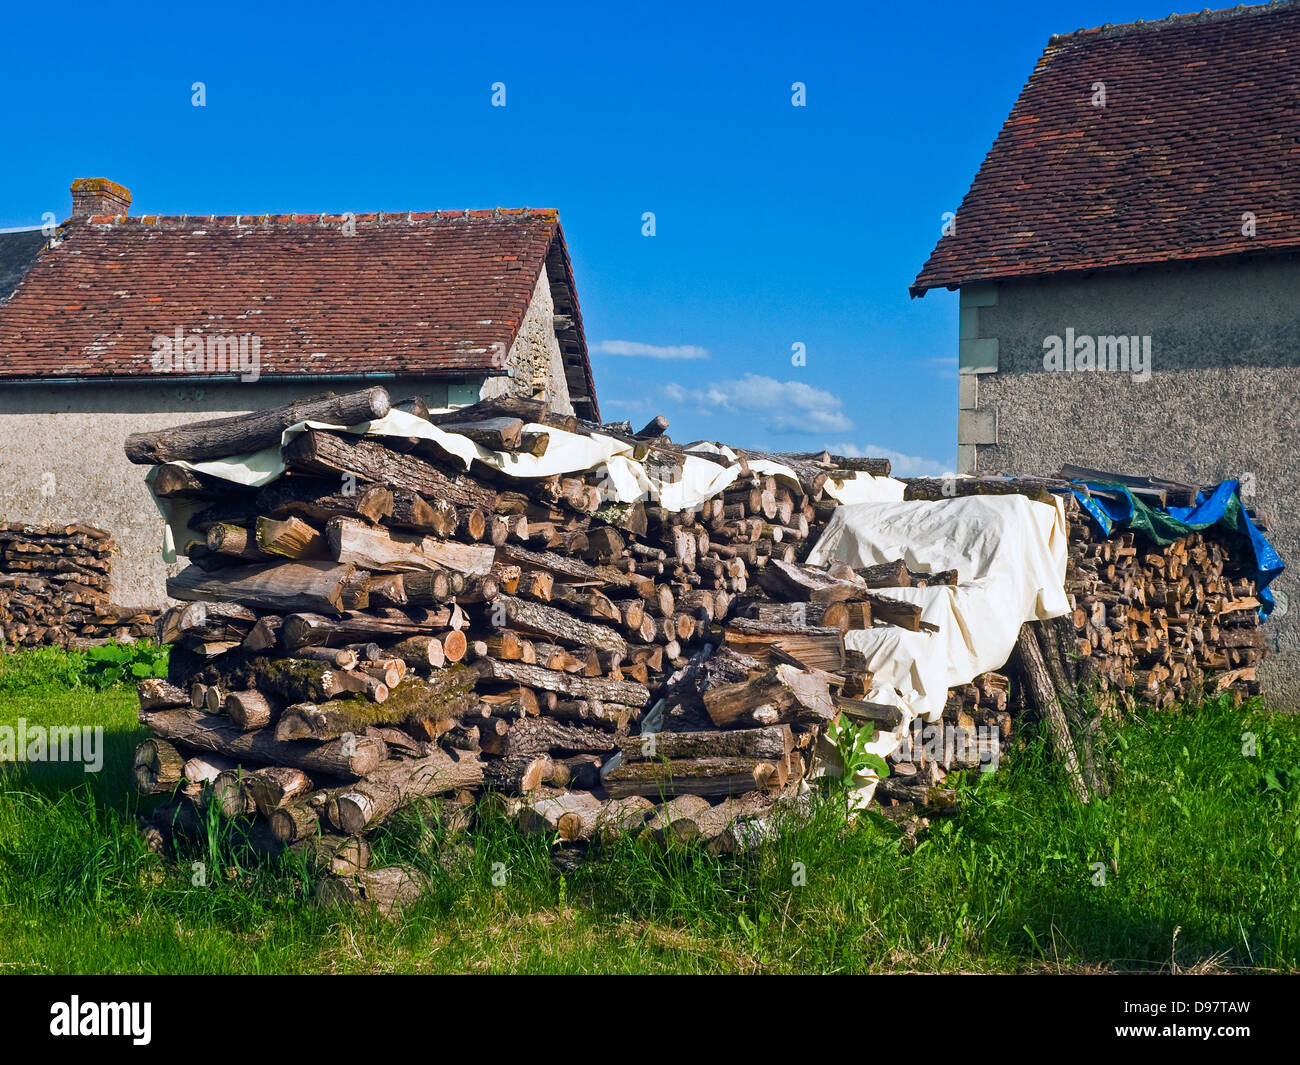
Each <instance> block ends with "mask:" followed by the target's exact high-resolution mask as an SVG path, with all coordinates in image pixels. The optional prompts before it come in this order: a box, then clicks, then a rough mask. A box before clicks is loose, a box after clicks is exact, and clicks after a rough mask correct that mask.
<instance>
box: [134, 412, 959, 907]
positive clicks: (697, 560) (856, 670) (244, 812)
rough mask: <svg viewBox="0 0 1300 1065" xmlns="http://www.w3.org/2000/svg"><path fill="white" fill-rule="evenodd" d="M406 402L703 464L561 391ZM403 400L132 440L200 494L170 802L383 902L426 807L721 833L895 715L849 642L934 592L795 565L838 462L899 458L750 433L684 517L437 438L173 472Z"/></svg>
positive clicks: (529, 432)
mask: <svg viewBox="0 0 1300 1065" xmlns="http://www.w3.org/2000/svg"><path fill="white" fill-rule="evenodd" d="M398 406H399V408H400V409H403V410H405V411H406V412H407V413H409V414H413V415H415V416H417V417H419V418H422V419H424V420H427V421H429V422H431V423H433V424H435V425H437V426H439V427H440V428H441V429H443V430H444V431H447V432H454V433H457V434H460V435H462V436H465V437H468V438H470V439H472V440H474V441H475V442H477V443H479V444H482V445H484V446H485V447H487V448H489V449H490V450H491V451H493V452H497V453H506V454H530V455H542V454H544V453H545V451H546V449H547V448H548V446H549V445H550V436H551V433H550V432H548V431H545V430H554V431H557V432H558V431H564V432H567V433H576V434H579V435H587V436H593V435H597V434H599V435H603V436H607V437H614V438H615V439H618V440H621V441H622V442H623V443H625V444H627V445H628V446H629V448H630V449H631V451H632V453H633V454H634V456H635V458H636V459H637V460H639V461H640V462H642V463H644V464H645V465H646V466H647V467H653V468H654V469H655V470H656V471H657V472H658V473H659V475H660V476H661V478H662V479H663V480H664V481H668V482H671V481H672V480H674V479H675V478H677V477H678V476H680V473H681V470H682V467H683V464H684V462H685V460H686V452H685V451H684V450H683V448H682V447H680V446H678V445H676V444H674V443H672V442H671V441H670V440H668V439H667V437H665V436H664V435H663V434H664V430H665V429H666V426H667V423H666V422H665V421H664V420H663V419H656V420H655V421H654V422H651V423H650V425H648V426H646V427H645V429H643V430H642V431H641V432H640V433H636V434H633V433H632V432H630V427H629V426H626V425H617V426H610V425H596V424H590V423H585V422H582V421H580V420H578V419H575V418H573V417H566V416H559V415H555V414H553V413H552V412H550V411H549V410H548V409H547V407H546V405H545V404H544V403H541V402H539V401H528V400H520V399H506V400H493V401H485V402H483V403H479V404H476V405H475V406H473V407H468V408H462V409H460V410H457V411H454V412H451V413H442V414H430V413H429V412H428V411H427V409H426V408H425V407H424V406H423V404H421V403H419V401H415V400H412V401H408V402H406V403H404V404H399V405H398ZM388 410H389V400H388V396H387V394H386V393H385V392H384V391H383V390H382V389H370V390H367V391H365V392H362V393H356V394H353V395H350V396H342V397H334V398H329V399H325V400H320V401H314V402H311V403H306V404H297V405H293V406H291V407H286V408H279V409H276V410H272V411H263V412H259V413H257V414H253V415H247V416H241V417H236V418H230V419H222V420H219V421H216V422H208V423H201V424H198V425H191V426H184V427H178V428H176V429H171V430H164V431H161V432H157V433H146V434H136V435H135V436H133V437H131V438H130V439H129V440H128V443H127V453H128V456H129V457H130V458H131V459H132V460H133V461H137V462H141V463H147V464H152V465H155V466H157V470H156V472H155V473H154V475H153V489H154V492H155V494H156V495H157V496H159V497H160V498H162V499H166V500H171V501H172V502H175V503H180V504H183V505H184V506H185V507H186V508H187V510H188V512H189V513H190V514H191V516H190V518H189V520H188V531H189V534H190V539H189V541H188V542H182V543H181V544H180V545H179V546H180V547H181V548H183V550H184V551H185V553H186V554H187V556H188V558H189V560H190V565H189V567H188V568H186V569H185V570H184V571H182V572H181V573H180V574H179V575H178V576H176V577H175V578H173V579H172V580H170V581H169V583H168V592H169V594H170V595H172V596H173V597H174V598H176V599H179V600H182V601H184V604H183V605H181V606H178V607H175V608H173V609H170V610H168V611H167V612H166V613H165V614H164V615H163V616H162V617H161V618H160V619H159V622H158V636H159V639H160V640H162V641H164V642H167V643H170V644H171V645H172V655H171V670H170V676H169V679H168V681H167V682H146V683H144V684H142V685H141V691H140V696H141V709H140V713H141V720H142V722H143V723H144V724H145V725H146V726H147V727H148V728H149V729H150V731H151V732H152V733H153V736H154V738H153V739H151V740H149V741H147V742H146V743H145V744H143V745H142V746H141V748H140V750H139V752H138V754H137V759H136V778H137V782H138V784H139V786H140V787H141V789H142V790H144V791H146V792H151V793H162V792H175V793H176V794H175V801H174V802H173V803H171V804H168V805H166V806H165V807H164V809H163V816H164V817H165V818H172V819H179V820H181V821H186V820H190V821H193V820H194V819H196V818H197V817H198V816H199V808H200V807H203V808H211V807H212V805H213V804H215V806H216V808H218V809H219V810H220V812H221V813H222V814H224V815H228V816H237V817H243V816H249V817H254V818H256V820H257V826H258V827H257V828H256V830H255V831H256V833H257V835H258V836H259V838H260V839H261V840H262V841H263V842H264V843H266V844H267V845H268V846H271V845H273V844H279V845H290V846H296V847H299V848H301V849H304V850H308V851H309V852H310V853H311V854H312V855H314V856H317V857H319V858H320V859H321V860H322V862H323V863H324V865H325V867H326V868H328V869H330V870H332V871H334V872H338V873H343V874H347V876H349V877H350V878H351V879H348V880H346V881H345V882H343V884H342V886H340V884H338V883H336V884H334V885H333V886H331V887H330V888H328V889H327V890H328V891H329V892H334V893H338V892H343V893H344V894H347V895H348V896H349V897H365V896H366V894H367V892H371V893H373V894H375V896H376V898H378V897H380V896H382V895H384V894H385V893H387V892H388V891H389V887H391V885H390V884H389V881H390V880H392V878H393V874H390V873H385V874H384V877H383V878H381V881H382V882H381V881H376V882H375V883H373V884H371V883H370V882H369V881H368V880H367V879H366V877H367V875H368V874H367V873H366V871H365V866H366V854H367V850H366V847H365V844H364V837H365V836H366V835H367V834H368V833H369V832H371V831H372V830H373V829H374V828H375V827H376V826H378V825H379V824H381V823H383V822H384V821H385V820H386V819H388V818H389V817H390V816H391V815H392V814H393V813H394V812H395V811H397V810H398V809H400V808H401V807H403V806H405V805H407V804H410V803H412V802H414V801H416V800H420V799H432V800H434V801H435V802H436V804H437V805H438V806H439V808H440V809H441V810H442V812H443V813H444V814H445V815H446V817H447V818H449V819H450V821H451V822H452V823H456V824H460V823H463V822H465V821H466V820H467V819H468V818H469V817H470V816H472V815H471V812H470V807H471V805H472V804H473V803H474V802H475V800H476V799H477V798H478V797H479V796H480V795H481V794H482V793H483V792H485V791H489V792H491V793H492V796H493V797H492V799H491V800H490V805H491V806H492V807H493V808H494V809H495V810H497V811H499V812H505V813H506V814H508V815H509V816H511V817H513V818H514V819H515V820H516V821H517V822H518V823H519V824H520V825H521V826H522V827H524V828H525V829H527V830H536V831H545V832H549V833H553V834H554V835H555V836H556V837H557V838H558V839H559V840H560V841H561V843H562V844H566V845H573V846H577V847H581V846H584V845H586V844H588V843H590V842H591V841H592V840H595V839H599V838H603V837H606V836H608V835H609V834H610V833H614V832H619V833H621V832H635V833H637V834H639V835H642V836H645V837H646V838H648V839H653V840H660V841H662V840H663V839H665V838H669V837H671V838H682V837H693V838H698V839H700V840H701V841H702V842H705V843H707V844H708V845H709V846H710V847H711V848H713V849H715V850H719V849H721V850H725V849H730V848H735V847H737V846H740V845H741V841H742V840H743V839H745V838H749V836H746V832H749V833H750V836H752V834H753V833H754V832H758V833H760V834H761V832H762V830H763V829H762V825H763V824H764V823H765V820H764V819H765V818H766V817H768V816H769V814H770V810H771V808H772V806H773V803H774V802H775V801H776V800H777V799H779V798H780V797H782V796H787V795H790V794H793V793H794V792H795V791H796V789H797V788H798V786H799V784H800V781H801V780H802V779H803V778H804V776H805V775H806V774H807V772H808V771H809V769H810V766H811V764H812V762H813V754H814V749H815V747H816V744H817V741H818V739H819V737H820V735H821V731H822V729H823V727H824V726H825V725H826V724H827V723H828V722H829V721H830V720H832V719H833V718H834V717H835V716H836V715H837V713H838V710H837V708H839V709H845V710H848V711H849V712H850V713H853V714H856V715H857V716H859V717H861V718H862V719H864V720H873V721H879V720H885V719H889V718H891V717H892V718H893V719H894V720H895V721H896V715H897V711H895V710H893V709H892V708H876V707H873V706H871V704H869V703H865V702H863V701H862V696H864V695H865V693H866V692H867V690H868V688H869V686H870V677H869V676H867V675H866V673H865V670H864V669H863V668H862V663H861V661H860V660H859V661H857V662H855V661H854V657H855V656H853V655H852V654H846V653H845V650H844V645H843V633H844V631H845V630H846V629H847V628H848V626H849V625H850V624H870V623H871V619H872V617H873V616H874V617H876V618H877V619H878V620H882V621H888V620H891V619H895V620H896V621H897V623H900V624H907V625H911V626H913V627H919V625H920V621H919V612H918V611H917V610H915V609H914V608H912V607H911V606H909V605H908V604H905V603H897V602H892V601H890V600H888V599H887V597H884V596H879V595H877V594H875V593H873V592H871V591H870V590H869V588H870V587H871V586H872V584H873V583H875V582H877V581H879V580H880V579H881V578H880V577H879V575H873V574H867V575H866V576H865V577H864V576H862V575H860V574H856V573H853V572H852V571H847V572H845V573H841V574H838V575H836V574H834V571H831V572H830V573H827V572H821V571H817V570H813V569H810V568H808V567H805V566H803V565H801V564H799V562H798V561H797V560H798V558H799V557H801V556H802V555H803V554H805V553H806V549H807V547H808V546H809V545H810V542H811V540H810V538H811V537H813V536H814V535H815V534H816V532H817V531H818V530H819V529H820V527H821V524H822V523H823V522H824V520H825V517H827V516H828V515H829V513H830V510H831V509H833V505H832V501H831V500H829V499H827V498H824V497H823V490H824V488H825V486H826V482H827V481H828V479H835V480H843V479H845V478H849V477H852V476H854V475H855V473H856V472H857V471H860V470H864V469H865V470H867V471H868V472H875V473H880V474H884V473H887V472H888V463H887V462H884V461H879V462H877V461H874V460H860V459H859V460H847V459H845V460H840V459H837V458H835V457H834V456H830V455H826V454H814V455H785V456H770V455H765V454H761V453H758V452H740V453H739V463H740V465H741V475H740V477H739V479H737V480H736V481H734V482H733V483H731V484H730V485H729V486H728V487H727V488H726V489H725V490H724V491H722V492H721V493H720V494H718V495H716V496H715V497H714V498H711V499H707V500H705V501H704V502H703V503H701V504H700V505H699V506H698V507H696V508H695V509H693V510H689V511H668V510H665V509H664V508H662V507H660V506H658V505H654V504H652V503H647V502H645V501H644V500H638V501H636V502H631V503H615V502H610V501H609V500H608V499H607V497H606V493H605V492H604V491H603V490H602V485H603V483H604V481H603V479H602V477H601V475H600V474H599V473H598V472H590V473H584V474H574V475H570V476H549V477H535V478H522V477H515V476H507V475H505V474H503V473H502V472H501V471H500V470H499V469H497V467H496V466H495V465H493V464H490V463H486V462H482V461H477V460H476V461H475V462H474V463H473V465H472V467H471V468H470V469H469V470H468V471H466V469H465V466H464V463H463V462H462V461H461V460H459V459H457V458H456V457H455V456H454V455H451V454H449V453H448V452H446V451H444V450H442V448H440V447H439V446H438V445H436V444H435V443H433V442H432V441H430V440H427V439H421V438H418V437H411V438H406V437H391V436H389V437H385V436H377V435H367V436H352V435H348V434H345V433H341V432H333V431H329V430H323V429H309V430H306V431H304V432H301V433H300V434H299V435H297V436H295V437H293V438H292V439H291V440H290V441H289V442H288V443H287V444H285V445H284V446H283V448H282V458H283V460H284V463H285V466H286V473H285V475H284V476H282V477H280V478H279V479H277V480H275V481H274V482H272V483H270V484H268V485H266V486H265V487H263V488H261V489H251V488H250V489H245V488H241V487H240V486H238V485H235V484H233V483H231V482H228V481H224V480H220V479H217V478H213V477H210V476H207V475H204V474H199V473H195V472H194V471H191V470H188V469H186V468H184V467H182V466H180V465H176V463H177V462H179V461H181V460H186V461H202V460H205V459H215V458H220V457H223V456H227V455H232V454H246V453H248V452H251V451H255V450H257V449H259V448H263V447H267V446H276V445H278V444H279V443H280V437H281V432H282V430H283V429H284V428H285V427H287V426H289V425H292V424H295V423H297V422H299V421H302V420H304V419H311V420H314V421H321V422H326V423H329V424H335V425H337V424H344V425H351V424H357V423H360V422H367V421H371V420H373V419H378V418H381V417H383V416H384V415H385V414H386V413H387V411H388ZM525 426H530V427H534V428H530V429H525ZM539 426H540V427H543V429H540V430H539V429H538V428H536V427H539ZM700 457H702V458H703V459H705V460H706V461H717V462H719V463H722V464H726V465H730V464H731V463H730V461H729V460H724V459H721V458H718V459H711V458H710V457H709V456H708V455H702V456H700ZM761 460H766V461H773V460H775V461H778V462H780V463H781V464H782V465H784V466H786V467H788V468H791V469H793V470H794V471H795V473H796V475H797V478H798V484H797V486H796V485H794V484H792V483H790V482H788V481H785V482H784V483H778V482H777V480H775V479H774V478H773V477H771V476H766V475H763V474H761V473H759V472H756V471H754V470H752V469H751V468H750V463H754V464H755V465H759V463H760V461H761ZM904 572H906V571H905V570H904ZM909 579H910V578H909ZM922 579H925V578H922ZM942 579H945V580H946V579H949V578H948V577H946V576H945V577H943V578H942ZM729 616H732V617H733V620H731V621H729V622H727V623H726V626H725V628H724V627H721V626H722V622H723V621H724V619H726V618H728V617H729ZM720 645H721V647H720V650H718V653H716V654H715V653H713V652H714V649H715V648H717V647H719V646H720ZM748 823H753V824H756V825H758V826H759V827H757V828H754V829H752V830H747V829H744V828H740V827H738V826H739V825H742V824H748ZM416 881H418V878H414V879H412V878H411V877H397V881H396V882H398V883H399V884H400V885H402V889H403V890H405V889H407V888H409V887H410V885H411V884H412V883H414V882H416ZM385 885H388V886H385Z"/></svg>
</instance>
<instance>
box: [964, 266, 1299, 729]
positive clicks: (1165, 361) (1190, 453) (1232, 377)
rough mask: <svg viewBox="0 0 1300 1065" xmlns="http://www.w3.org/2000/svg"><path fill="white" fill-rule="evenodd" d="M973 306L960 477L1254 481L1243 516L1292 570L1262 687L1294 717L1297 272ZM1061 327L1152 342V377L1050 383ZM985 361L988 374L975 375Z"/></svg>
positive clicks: (1011, 294)
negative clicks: (1254, 521)
mask: <svg viewBox="0 0 1300 1065" xmlns="http://www.w3.org/2000/svg"><path fill="white" fill-rule="evenodd" d="M971 294H972V295H973V296H974V297H975V298H972V299H967V298H966V297H967V293H966V292H963V301H962V305H963V311H962V315H963V322H962V337H963V356H962V363H963V382H962V383H963V388H962V403H961V405H962V407H963V408H964V410H963V412H962V418H963V421H964V428H965V435H964V437H963V438H962V439H961V440H960V444H961V450H962V451H963V452H965V454H964V455H963V459H964V462H963V466H964V468H966V469H967V470H969V468H970V466H971V465H972V464H973V465H974V466H975V468H977V469H978V471H979V472H991V473H1013V472H1015V473H1042V474H1047V473H1054V472H1056V470H1057V469H1059V468H1060V466H1061V465H1062V464H1063V463H1066V462H1074V463H1077V464H1080V465H1084V466H1093V467H1098V468H1102V469H1110V470H1116V471H1118V472H1123V473H1133V474H1141V475H1148V476H1164V477H1169V478H1172V479H1174V480H1182V481H1189V482H1192V483H1195V484H1203V483H1213V482H1216V481H1218V480H1220V479H1223V478H1229V477H1231V478H1238V479H1240V478H1242V477H1245V476H1247V475H1253V485H1254V488H1255V492H1256V495H1255V498H1254V499H1253V500H1251V499H1249V498H1248V499H1247V502H1248V503H1253V504H1254V505H1255V506H1257V507H1258V508H1259V509H1260V510H1261V511H1262V512H1263V513H1264V514H1265V515H1266V516H1267V517H1268V518H1269V520H1270V523H1271V527H1270V529H1269V530H1268V536H1269V539H1270V540H1271V541H1272V543H1273V544H1274V546H1275V547H1276V548H1277V549H1278V551H1279V553H1280V554H1281V555H1282V558H1283V561H1285V562H1288V563H1289V564H1291V565H1292V566H1293V567H1296V569H1293V570H1289V571H1287V572H1285V573H1283V575H1282V576H1281V577H1280V578H1278V580H1277V581H1275V582H1274V584H1273V586H1272V587H1273V589H1274V591H1275V592H1276V593H1277V594H1278V597H1279V607H1278V610H1277V611H1275V613H1274V615H1273V617H1272V618H1270V620H1269V621H1268V622H1267V623H1266V625H1265V626H1264V628H1265V632H1267V633H1268V635H1269V638H1270V643H1271V644H1272V646H1273V655H1272V656H1271V657H1270V658H1269V659H1268V660H1267V661H1266V663H1265V664H1264V666H1263V667H1261V670H1260V677H1261V680H1262V681H1263V682H1264V687H1265V692H1266V694H1267V695H1268V696H1269V697H1270V698H1271V699H1272V700H1273V701H1274V703H1275V704H1277V705H1284V706H1287V707H1290V708H1300V579H1298V578H1297V570H1300V502H1298V501H1297V499H1296V496H1295V473H1294V471H1295V468H1296V466H1297V459H1298V457H1300V456H1298V453H1300V264H1297V263H1293V262H1290V261H1287V260H1284V259H1277V258H1274V259H1267V260H1257V261H1253V262H1249V263H1234V264H1230V265H1229V264H1223V265H1212V266H1203V267H1192V268H1188V267H1182V266H1179V267H1169V268H1158V269H1151V270H1142V271H1138V272H1136V273H1113V274H1097V275H1094V276H1092V277H1090V278H1080V279H1064V278H1058V279H1054V280H1053V279H1042V280H1032V281H1014V282H1002V283H999V284H998V285H997V286H996V288H994V289H985V290H973V291H972V293H971ZM1067 327H1068V328H1073V330H1074V332H1075V335H1076V336H1079V337H1081V336H1085V335H1086V336H1094V337H1096V336H1107V335H1128V336H1134V335H1136V336H1149V337H1150V338H1151V353H1152V366H1151V375H1150V379H1149V380H1145V381H1139V380H1134V379H1133V376H1132V374H1131V373H1130V374H1121V373H1112V372H1105V373H1103V372H1074V373H1069V372H1048V371H1046V370H1044V367H1043V358H1044V346H1043V345H1044V339H1045V338H1047V337H1049V336H1053V335H1055V336H1062V337H1063V336H1064V334H1065V330H1066V329H1067ZM989 341H996V345H995V348H994V345H991V344H990V343H989ZM990 359H995V360H996V366H997V370H996V372H992V373H970V372H969V371H971V370H973V369H976V368H977V365H976V364H978V363H980V362H984V363H986V364H987V363H988V362H989V361H990ZM971 378H973V379H974V380H973V383H972V381H971ZM986 439H992V440H995V441H996V442H995V443H983V442H979V441H982V440H986ZM971 460H973V463H972V461H971Z"/></svg>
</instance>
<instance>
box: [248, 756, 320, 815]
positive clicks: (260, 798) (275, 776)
mask: <svg viewBox="0 0 1300 1065" xmlns="http://www.w3.org/2000/svg"><path fill="white" fill-rule="evenodd" d="M244 787H245V789H246V790H247V791H248V794H249V797H250V798H251V799H252V800H253V805H254V806H256V807H257V812H258V813H259V814H261V815H262V816H263V817H270V816H271V813H272V811H274V810H278V809H280V807H282V806H288V805H289V804H290V803H294V802H298V801H300V800H302V799H304V798H306V797H307V795H309V794H310V793H311V792H312V791H314V790H315V788H316V785H315V784H314V783H313V782H312V778H311V777H310V776H308V775H307V774H306V773H304V772H303V771H302V770H301V769H295V768H293V767H292V766H282V765H277V766H267V767H266V768H265V769H258V770H255V771H254V772H252V773H249V774H248V775H247V776H246V777H245V778H244Z"/></svg>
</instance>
